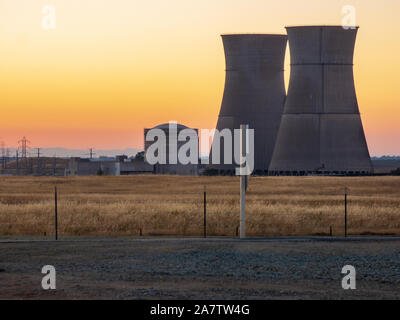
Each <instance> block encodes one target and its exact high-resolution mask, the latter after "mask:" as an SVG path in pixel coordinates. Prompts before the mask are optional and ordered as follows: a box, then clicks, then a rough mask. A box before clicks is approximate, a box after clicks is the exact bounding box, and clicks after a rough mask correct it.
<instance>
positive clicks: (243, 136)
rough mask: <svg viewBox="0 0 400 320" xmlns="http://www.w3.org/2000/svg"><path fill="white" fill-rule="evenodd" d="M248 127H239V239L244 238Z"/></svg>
mask: <svg viewBox="0 0 400 320" xmlns="http://www.w3.org/2000/svg"><path fill="white" fill-rule="evenodd" d="M248 129H249V125H247V124H242V125H240V238H241V239H244V238H246V189H247V179H248V178H247V170H246V169H247V168H246V166H247V164H246V163H245V158H244V157H245V156H246V155H247V149H248V147H249V146H247V134H248Z"/></svg>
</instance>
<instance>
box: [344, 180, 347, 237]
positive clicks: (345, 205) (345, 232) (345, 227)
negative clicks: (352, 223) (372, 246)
mask: <svg viewBox="0 0 400 320" xmlns="http://www.w3.org/2000/svg"><path fill="white" fill-rule="evenodd" d="M344 236H345V238H347V187H345V188H344Z"/></svg>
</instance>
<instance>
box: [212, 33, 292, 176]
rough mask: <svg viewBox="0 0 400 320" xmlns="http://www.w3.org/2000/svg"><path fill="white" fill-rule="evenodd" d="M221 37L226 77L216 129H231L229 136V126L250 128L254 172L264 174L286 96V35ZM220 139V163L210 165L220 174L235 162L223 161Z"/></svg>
mask: <svg viewBox="0 0 400 320" xmlns="http://www.w3.org/2000/svg"><path fill="white" fill-rule="evenodd" d="M222 40H223V44H224V49H225V60H226V78H225V90H224V95H223V100H222V105H221V110H220V113H219V118H218V123H217V129H218V130H219V131H221V130H223V129H229V130H231V132H232V137H233V129H239V128H240V125H241V124H248V125H249V128H250V129H254V130H255V131H254V171H256V172H259V173H267V172H268V166H269V162H270V160H271V156H272V152H273V149H274V144H275V140H276V136H277V134H278V129H279V123H280V119H281V116H282V112H283V105H284V102H285V97H286V93H285V85H284V70H283V65H284V58H285V51H286V43H287V36H286V35H272V34H238V35H223V36H222ZM215 138H216V136H214V141H213V146H212V150H211V154H210V159H211V155H212V153H213V152H214V150H215V148H216V145H215ZM220 141H221V143H220V146H219V148H218V149H219V150H220V155H221V165H219V166H215V165H212V166H211V167H212V168H214V169H217V170H219V171H220V173H225V174H226V173H233V172H234V168H236V167H237V165H235V164H234V160H233V164H231V165H229V164H226V161H225V158H224V152H223V150H224V139H221V140H220ZM238 151H239V150H237V152H238ZM232 159H234V149H233V143H232Z"/></svg>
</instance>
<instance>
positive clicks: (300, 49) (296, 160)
mask: <svg viewBox="0 0 400 320" xmlns="http://www.w3.org/2000/svg"><path fill="white" fill-rule="evenodd" d="M287 33H288V37H289V46H290V54H291V75H290V82H289V90H288V95H287V98H286V102H285V107H284V112H283V115H282V120H281V125H280V128H279V134H278V138H277V141H276V145H275V149H274V153H273V157H272V160H271V164H270V168H269V170H270V174H284V175H298V174H300V175H302V174H311V173H317V174H319V173H321V174H369V173H372V170H373V169H372V163H371V159H370V155H369V151H368V147H367V143H366V141H365V135H364V130H363V126H362V123H361V117H360V113H359V109H358V104H357V97H356V92H355V87H354V78H353V53H354V45H355V40H356V35H357V29H349V30H345V29H343V28H342V27H341V26H331V27H328V26H323V27H321V26H313V27H288V28H287Z"/></svg>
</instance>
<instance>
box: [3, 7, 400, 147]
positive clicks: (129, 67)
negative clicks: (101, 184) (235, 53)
mask: <svg viewBox="0 0 400 320" xmlns="http://www.w3.org/2000/svg"><path fill="white" fill-rule="evenodd" d="M47 4H51V5H53V6H54V7H55V8H56V10H57V11H56V14H57V26H56V29H55V30H44V29H43V28H42V27H41V23H42V19H43V16H44V15H43V14H42V12H41V11H42V8H43V6H44V5H47ZM344 5H353V6H355V8H356V19H357V20H356V22H357V25H359V26H360V30H359V34H358V39H357V45H356V52H355V67H354V68H355V69H354V71H355V81H356V89H357V95H358V102H359V106H360V111H361V114H362V119H363V123H364V128H365V131H366V136H367V141H368V145H369V149H370V152H371V154H372V155H383V154H400V109H399V106H400V82H399V80H398V77H399V75H400V60H399V57H398V54H399V52H400V36H399V34H400V19H399V16H400V1H398V0H380V1H375V0H358V1H350V0H348V1H341V0H329V1H328V0H302V1H298V0H280V1H266V0H151V1H136V0H0V57H1V59H0V110H1V113H0V140H3V141H4V142H5V143H6V145H7V146H9V147H15V146H16V145H17V141H18V140H19V139H20V138H21V137H22V136H24V135H26V136H27V137H28V138H29V140H30V141H32V144H31V145H32V147H38V146H40V147H67V148H81V149H86V148H88V147H95V148H97V149H110V148H125V147H136V148H137V147H140V148H142V147H143V128H144V127H152V126H154V125H156V124H159V123H163V122H168V121H169V120H176V121H178V122H180V123H183V124H185V125H188V126H193V127H196V128H214V127H215V125H216V121H217V116H218V112H219V108H220V104H221V99H222V94H223V88H224V80H225V74H224V72H225V71H224V69H225V61H224V52H223V46H222V41H221V38H220V34H223V33H243V32H244V33H253V32H254V33H285V29H284V26H285V25H304V24H307V25H310V24H328V25H329V24H341V21H342V17H343V16H342V13H341V10H342V7H343V6H344ZM287 58H289V57H287ZM289 70H290V68H289V59H287V61H286V80H288V75H289Z"/></svg>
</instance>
